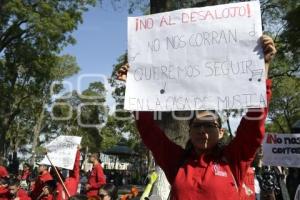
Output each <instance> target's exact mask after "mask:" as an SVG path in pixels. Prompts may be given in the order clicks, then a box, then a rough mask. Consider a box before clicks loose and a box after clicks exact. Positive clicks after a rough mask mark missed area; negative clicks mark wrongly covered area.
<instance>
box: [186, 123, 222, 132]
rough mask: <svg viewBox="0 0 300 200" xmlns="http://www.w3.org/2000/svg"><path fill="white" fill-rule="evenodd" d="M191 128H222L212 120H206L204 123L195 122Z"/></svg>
mask: <svg viewBox="0 0 300 200" xmlns="http://www.w3.org/2000/svg"><path fill="white" fill-rule="evenodd" d="M191 128H192V129H193V130H196V129H197V130H199V129H201V128H203V129H204V130H215V129H218V128H220V127H219V125H218V124H216V123H211V122H204V123H193V124H192V126H191Z"/></svg>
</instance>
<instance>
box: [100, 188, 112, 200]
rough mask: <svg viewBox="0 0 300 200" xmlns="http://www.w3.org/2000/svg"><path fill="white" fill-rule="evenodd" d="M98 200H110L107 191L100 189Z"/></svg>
mask: <svg viewBox="0 0 300 200" xmlns="http://www.w3.org/2000/svg"><path fill="white" fill-rule="evenodd" d="M98 196H99V197H100V200H111V198H110V196H109V195H108V193H107V191H105V190H103V189H100V191H99V195H98Z"/></svg>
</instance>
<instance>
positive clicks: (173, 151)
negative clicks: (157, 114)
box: [136, 112, 184, 183]
mask: <svg viewBox="0 0 300 200" xmlns="http://www.w3.org/2000/svg"><path fill="white" fill-rule="evenodd" d="M153 117H154V116H153V112H139V113H138V117H136V118H138V119H136V124H137V128H138V131H139V133H140V136H141V138H142V140H143V143H144V144H145V145H146V146H147V148H148V149H150V150H151V152H152V154H153V156H154V159H155V161H156V162H157V164H158V165H159V166H160V167H161V168H162V169H163V171H164V172H165V174H166V177H167V178H168V180H169V182H170V183H172V182H173V180H174V178H175V176H176V174H177V171H178V168H179V164H180V161H181V159H182V156H183V152H184V150H183V149H182V148H181V147H180V146H178V145H177V144H175V143H174V142H172V141H170V140H169V139H168V138H167V136H166V135H165V133H164V132H163V131H162V130H161V129H160V128H159V127H158V125H157V124H156V123H155V121H154V118H153Z"/></svg>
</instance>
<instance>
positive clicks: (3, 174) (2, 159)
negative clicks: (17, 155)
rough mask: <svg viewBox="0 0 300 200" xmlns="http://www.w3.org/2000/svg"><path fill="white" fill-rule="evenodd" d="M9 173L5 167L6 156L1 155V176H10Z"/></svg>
mask: <svg viewBox="0 0 300 200" xmlns="http://www.w3.org/2000/svg"><path fill="white" fill-rule="evenodd" d="M8 177H9V174H8V171H7V169H6V167H5V162H4V158H3V157H0V178H8Z"/></svg>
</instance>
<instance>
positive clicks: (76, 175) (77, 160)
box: [70, 150, 80, 182]
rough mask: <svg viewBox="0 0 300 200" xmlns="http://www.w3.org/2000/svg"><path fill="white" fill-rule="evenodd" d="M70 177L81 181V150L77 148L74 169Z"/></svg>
mask: <svg viewBox="0 0 300 200" xmlns="http://www.w3.org/2000/svg"><path fill="white" fill-rule="evenodd" d="M70 177H73V178H74V179H75V180H76V181H78V182H79V179H80V151H79V150H77V152H76V157H75V162H74V167H73V170H70Z"/></svg>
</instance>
